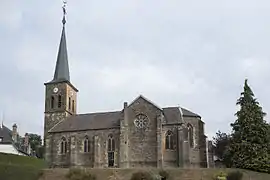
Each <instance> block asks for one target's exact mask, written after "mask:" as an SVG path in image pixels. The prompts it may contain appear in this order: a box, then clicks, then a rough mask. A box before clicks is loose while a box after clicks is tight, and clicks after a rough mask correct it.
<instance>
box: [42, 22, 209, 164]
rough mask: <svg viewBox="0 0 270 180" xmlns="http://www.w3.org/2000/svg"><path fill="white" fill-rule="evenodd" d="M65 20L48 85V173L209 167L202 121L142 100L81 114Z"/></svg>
mask: <svg viewBox="0 0 270 180" xmlns="http://www.w3.org/2000/svg"><path fill="white" fill-rule="evenodd" d="M65 23H66V21H65V17H64V19H63V29H62V35H61V40H60V46H59V50H58V56H57V62H56V67H55V73H54V77H53V80H51V81H49V82H47V83H45V87H46V90H45V91H46V95H45V118H44V144H45V147H46V148H45V158H46V161H47V162H48V163H49V165H50V167H71V166H87V167H94V168H106V167H115V168H133V167H159V168H160V167H183V168H198V167H208V164H209V162H208V159H209V157H208V156H209V153H208V150H207V149H208V145H207V144H208V143H207V140H206V136H205V134H204V122H203V121H202V119H201V117H200V115H198V114H196V113H193V112H191V111H189V110H187V109H184V108H182V107H178V106H175V107H159V106H158V105H156V104H155V103H153V102H151V101H150V100H148V99H147V98H146V97H144V96H142V95H139V96H138V97H137V98H136V99H134V101H132V102H130V103H127V102H123V105H122V107H121V106H120V107H119V111H106V112H93V113H87V114H78V113H77V93H78V89H77V88H76V87H75V86H74V85H73V84H72V83H71V81H70V75H69V65H68V53H67V44H66V35H65Z"/></svg>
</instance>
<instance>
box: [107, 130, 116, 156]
mask: <svg viewBox="0 0 270 180" xmlns="http://www.w3.org/2000/svg"><path fill="white" fill-rule="evenodd" d="M114 151H115V141H114V138H113V135H111V134H110V135H109V136H108V152H114Z"/></svg>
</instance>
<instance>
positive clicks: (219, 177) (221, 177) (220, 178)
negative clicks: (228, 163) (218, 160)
mask: <svg viewBox="0 0 270 180" xmlns="http://www.w3.org/2000/svg"><path fill="white" fill-rule="evenodd" d="M226 176H227V174H226V173H225V172H222V171H220V172H219V173H217V174H215V175H214V177H213V179H214V180H226V179H227V178H226Z"/></svg>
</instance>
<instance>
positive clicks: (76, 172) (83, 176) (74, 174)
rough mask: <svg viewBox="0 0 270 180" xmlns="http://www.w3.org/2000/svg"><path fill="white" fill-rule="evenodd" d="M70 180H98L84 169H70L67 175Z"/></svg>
mask: <svg viewBox="0 0 270 180" xmlns="http://www.w3.org/2000/svg"><path fill="white" fill-rule="evenodd" d="M66 178H67V179H69V180H96V176H95V175H93V174H90V173H89V172H87V171H85V170H82V169H70V170H69V172H68V173H67V175H66Z"/></svg>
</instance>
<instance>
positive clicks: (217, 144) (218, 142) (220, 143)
mask: <svg viewBox="0 0 270 180" xmlns="http://www.w3.org/2000/svg"><path fill="white" fill-rule="evenodd" d="M213 140H214V141H213V145H214V154H215V155H216V156H217V157H218V158H219V159H220V160H223V159H224V154H225V151H226V149H227V148H228V146H229V143H230V135H228V134H226V133H222V132H221V131H218V132H217V133H216V137H214V138H213Z"/></svg>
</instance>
